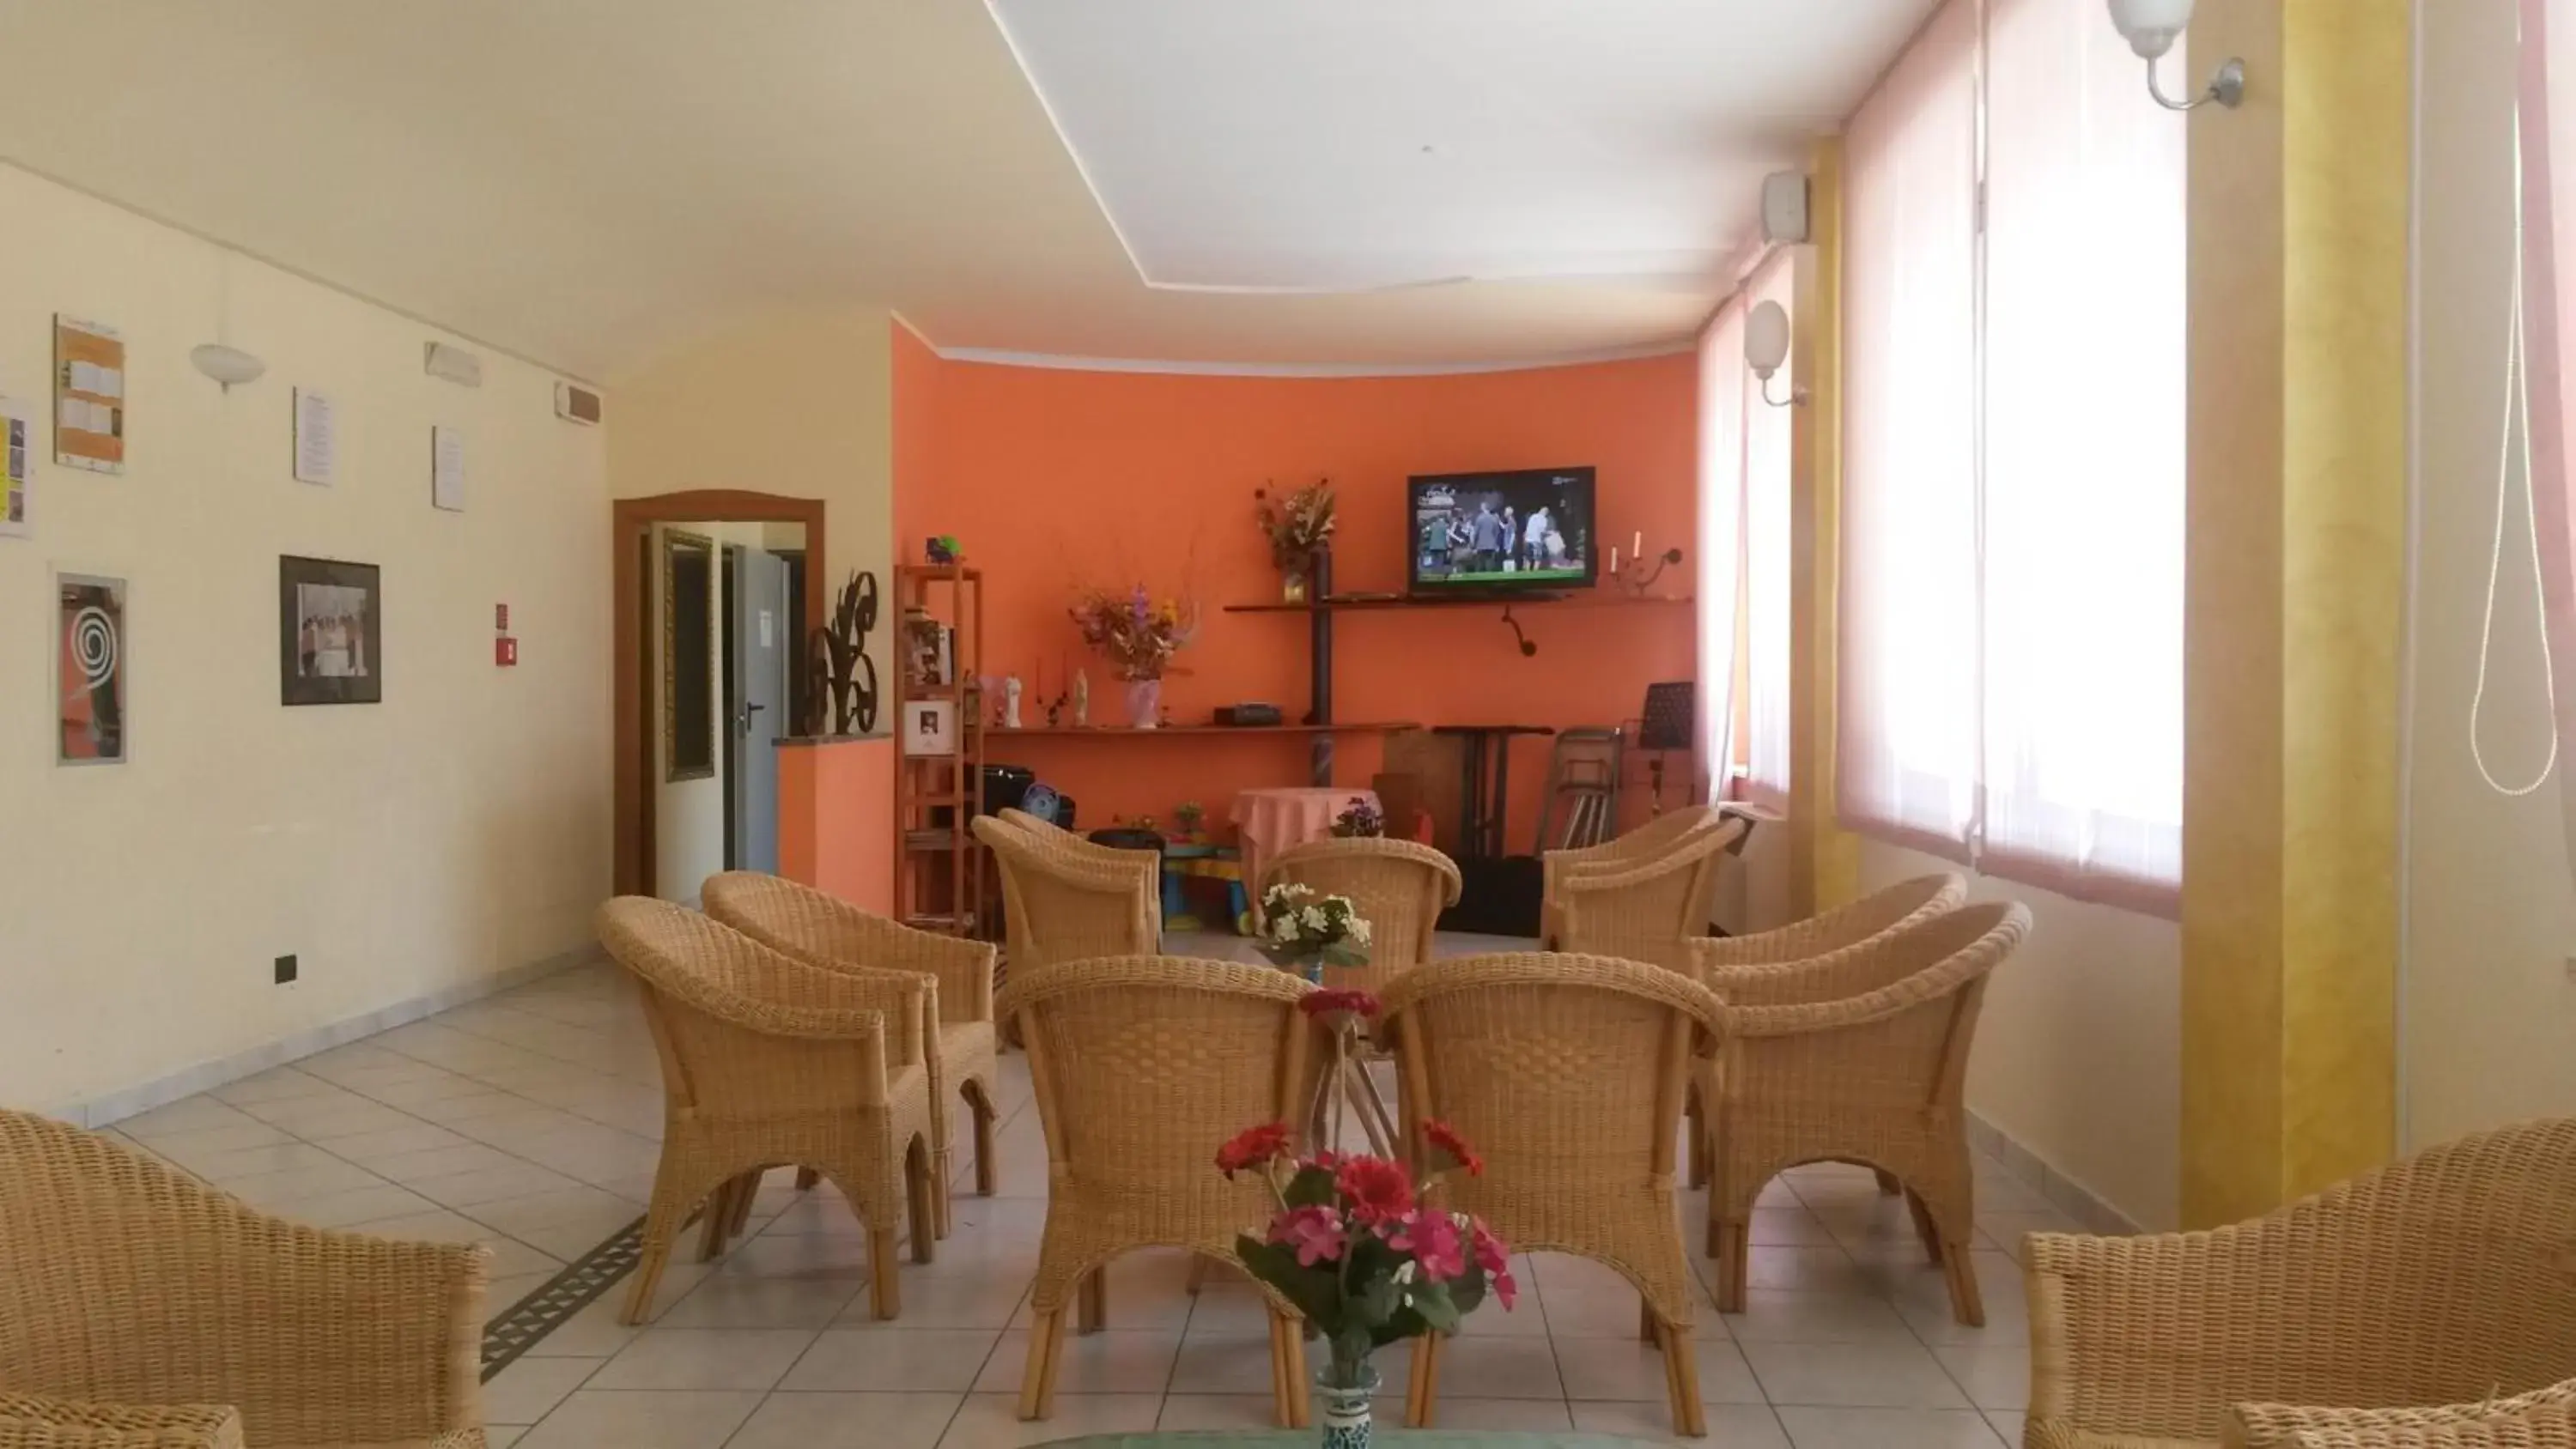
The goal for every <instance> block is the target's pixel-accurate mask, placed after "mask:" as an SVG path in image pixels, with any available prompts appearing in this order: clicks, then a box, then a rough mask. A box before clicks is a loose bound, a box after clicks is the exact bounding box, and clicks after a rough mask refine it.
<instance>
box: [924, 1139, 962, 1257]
mask: <svg viewBox="0 0 2576 1449" xmlns="http://www.w3.org/2000/svg"><path fill="white" fill-rule="evenodd" d="M932 1156H933V1159H934V1160H933V1164H932V1166H931V1169H930V1216H931V1227H932V1229H933V1232H934V1235H935V1236H937V1237H938V1238H939V1240H940V1241H942V1242H946V1241H947V1240H948V1234H949V1232H950V1230H951V1229H953V1228H954V1227H955V1226H956V1224H955V1223H954V1221H952V1220H951V1218H950V1216H949V1211H948V1194H949V1190H950V1188H951V1187H952V1185H954V1184H955V1182H956V1181H957V1166H956V1149H955V1148H952V1147H942V1148H940V1149H939V1151H938V1152H936V1153H934V1154H932Z"/></svg>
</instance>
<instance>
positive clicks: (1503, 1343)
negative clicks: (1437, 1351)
mask: <svg viewBox="0 0 2576 1449" xmlns="http://www.w3.org/2000/svg"><path fill="white" fill-rule="evenodd" d="M1438 1387H1439V1391H1440V1393H1441V1395H1442V1397H1444V1398H1445V1397H1447V1396H1448V1395H1451V1394H1456V1395H1457V1396H1458V1397H1460V1398H1462V1399H1561V1398H1563V1397H1565V1381H1564V1380H1563V1379H1562V1378H1560V1377H1559V1376H1558V1375H1557V1370H1556V1352H1555V1350H1554V1348H1552V1347H1551V1346H1550V1345H1549V1343H1548V1341H1547V1340H1546V1339H1543V1338H1465V1337H1460V1338H1456V1339H1452V1340H1451V1341H1450V1343H1449V1345H1448V1347H1447V1348H1445V1349H1443V1350H1442V1351H1441V1355H1440V1382H1439V1386H1438Z"/></svg>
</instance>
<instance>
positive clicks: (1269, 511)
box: [1252, 478, 1334, 604]
mask: <svg viewBox="0 0 2576 1449" xmlns="http://www.w3.org/2000/svg"><path fill="white" fill-rule="evenodd" d="M1252 509H1253V516H1254V517H1255V518H1257V519H1259V520H1260V522H1261V535H1262V537H1264V538H1266V539H1268V540H1269V541H1270V561H1271V562H1272V563H1273V564H1276V565H1278V568H1279V600H1280V602H1281V603H1285V604H1302V603H1305V602H1307V601H1308V600H1309V599H1311V598H1313V597H1314V595H1315V594H1316V593H1317V592H1318V591H1320V590H1321V589H1322V588H1324V587H1326V585H1325V583H1324V581H1323V580H1321V579H1320V578H1319V577H1318V575H1317V570H1316V560H1317V559H1318V558H1319V557H1320V556H1321V555H1322V554H1324V553H1325V552H1326V551H1327V550H1329V549H1330V548H1331V547H1332V546H1333V522H1334V518H1333V512H1334V509H1333V484H1332V480H1331V479H1329V478H1327V479H1325V480H1324V481H1322V482H1320V483H1311V484H1308V485H1307V486H1306V487H1303V488H1300V489H1298V490H1297V491H1296V492H1294V493H1291V494H1289V495H1288V496H1287V497H1285V498H1273V497H1272V496H1271V492H1270V489H1269V488H1267V487H1262V488H1256V489H1254V490H1252Z"/></svg>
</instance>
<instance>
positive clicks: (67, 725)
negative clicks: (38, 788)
mask: <svg viewBox="0 0 2576 1449" xmlns="http://www.w3.org/2000/svg"><path fill="white" fill-rule="evenodd" d="M54 596H55V598H56V600H57V601H58V602H57V607H56V611H55V615H54V659H55V665H54V686H55V688H54V697H55V701H56V703H57V706H58V708H57V709H56V710H55V719H56V721H57V724H56V729H55V732H54V763H56V764H58V765H121V764H124V763H125V759H126V756H127V754H128V753H129V752H130V749H131V744H130V742H129V741H128V739H127V738H126V732H125V719H126V715H125V675H126V668H127V666H126V658H125V580H123V579H108V578H100V577H98V576H97V575H94V574H56V575H54Z"/></svg>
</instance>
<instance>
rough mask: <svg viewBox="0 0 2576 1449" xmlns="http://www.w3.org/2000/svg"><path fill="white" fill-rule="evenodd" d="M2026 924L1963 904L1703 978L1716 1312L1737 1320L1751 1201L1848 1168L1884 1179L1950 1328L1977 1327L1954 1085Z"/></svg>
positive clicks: (2016, 914) (2013, 909)
mask: <svg viewBox="0 0 2576 1449" xmlns="http://www.w3.org/2000/svg"><path fill="white" fill-rule="evenodd" d="M2029 930H2030V912H2029V910H2028V909H2027V908H2025V907H2023V906H2020V905H2016V904H2001V905H1979V906H1969V907H1967V908H1965V909H1963V910H1956V911H1951V912H1948V913H1946V914H1943V915H1939V916H1934V917H1932V918H1930V919H1928V920H1924V921H1920V922H1917V923H1916V924H1914V925H1912V926H1909V927H1906V928H1905V929H1903V930H1900V931H1894V932H1889V933H1885V934H1882V935H1879V936H1876V937H1874V938H1872V939H1869V940H1866V941H1863V942H1861V943H1860V944H1859V945H1856V946H1847V947H1845V948H1843V949H1842V950H1840V951H1835V952H1831V953H1829V954H1827V955H1823V956H1817V957H1813V958H1810V959H1808V960H1804V961H1791V962H1787V963H1785V964H1780V965H1769V966H1741V967H1734V968H1724V969H1718V970H1714V971H1711V972H1709V973H1708V974H1707V977H1706V981H1707V984H1708V987H1709V989H1710V990H1711V991H1714V992H1715V993H1716V994H1717V996H1718V998H1719V999H1720V1000H1721V1001H1722V1002H1724V1003H1725V1004H1724V1005H1722V1006H1720V1007H1719V1008H1718V1027H1719V1032H1720V1034H1721V1035H1722V1036H1723V1037H1724V1039H1725V1043H1726V1045H1725V1049H1724V1052H1723V1054H1722V1055H1721V1056H1720V1057H1719V1060H1718V1064H1717V1068H1716V1071H1715V1072H1714V1073H1713V1074H1712V1075H1711V1076H1707V1077H1703V1078H1702V1090H1703V1091H1704V1092H1706V1093H1708V1095H1709V1097H1710V1099H1711V1101H1712V1104H1713V1105H1712V1108H1711V1112H1710V1122H1709V1135H1710V1139H1711V1141H1712V1142H1713V1144H1714V1151H1715V1156H1716V1161H1715V1164H1714V1170H1713V1172H1712V1173H1711V1176H1710V1181H1709V1189H1708V1253H1709V1256H1710V1257H1712V1258H1715V1259H1716V1260H1717V1306H1718V1308H1719V1309H1720V1310H1721V1311H1723V1312H1727V1313H1741V1312H1743V1311H1744V1275H1745V1266H1746V1254H1747V1244H1748V1242H1749V1241H1750V1240H1749V1239H1748V1237H1747V1230H1748V1228H1749V1227H1750V1226H1751V1224H1752V1221H1753V1200H1754V1198H1755V1197H1756V1196H1757V1195H1759V1194H1760V1193H1761V1191H1762V1185H1763V1184H1764V1183H1767V1182H1769V1181H1770V1180H1771V1179H1772V1178H1773V1177H1774V1176H1776V1175H1777V1174H1778V1173H1779V1172H1780V1171H1781V1170H1782V1169H1784V1168H1790V1167H1795V1166H1797V1165H1798V1164H1800V1163H1803V1162H1856V1163H1860V1164H1862V1165H1864V1166H1868V1167H1873V1168H1876V1169H1878V1170H1879V1171H1880V1172H1881V1173H1884V1174H1886V1175H1888V1176H1891V1177H1893V1178H1895V1179H1896V1181H1897V1183H1898V1184H1899V1185H1900V1187H1901V1188H1902V1190H1903V1191H1904V1192H1905V1194H1906V1198H1907V1204H1908V1206H1910V1207H1911V1208H1912V1209H1913V1211H1914V1227H1915V1231H1916V1232H1917V1233H1919V1234H1921V1236H1922V1239H1923V1247H1924V1251H1925V1252H1926V1253H1928V1254H1929V1255H1930V1256H1931V1258H1932V1259H1933V1261H1935V1262H1937V1263H1939V1264H1940V1265H1941V1267H1942V1269H1943V1272H1944V1274H1945V1275H1946V1276H1947V1278H1948V1280H1949V1285H1950V1309H1951V1312H1952V1313H1953V1314H1954V1315H1955V1316H1956V1317H1957V1318H1958V1320H1959V1321H1960V1322H1961V1323H1965V1324H1970V1325H1976V1324H1982V1323H1984V1322H1985V1321H1986V1311H1985V1306H1984V1304H1983V1302H1982V1301H1981V1300H1980V1299H1979V1298H1978V1296H1977V1274H1976V1268H1975V1265H1974V1264H1973V1263H1972V1262H1971V1261H1970V1255H1969V1251H1968V1249H1969V1245H1970V1243H1971V1242H1972V1241H1973V1240H1974V1237H1975V1234H1976V1176H1975V1174H1974V1173H1973V1172H1972V1171H1971V1170H1970V1167H1969V1159H1968V1135H1967V1123H1966V1113H1965V1109H1964V1108H1963V1107H1962V1106H1961V1103H1960V1093H1961V1089H1962V1088H1963V1087H1964V1085H1965V1083H1966V1081H1967V1074H1968V1049H1969V1047H1970V1045H1971V1044H1972V1043H1973V1042H1974V1041H1975V1039H1976V1031H1977V1011H1978V1008H1979V1007H1980V1006H1981V1005H1982V1004H1983V1002H1984V1000H1985V988H1986V975H1987V973H1988V972H1991V971H1992V970H1994V969H1995V967H1996V966H1997V965H1999V964H2001V963H2002V961H2003V959H2004V958H2005V957H2006V956H2009V955H2011V954H2012V952H2013V949H2014V948H2015V947H2016V946H2019V945H2020V944H2021V939H2022V937H2023V936H2024V935H2025V934H2027V933H2028V932H2029Z"/></svg>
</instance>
